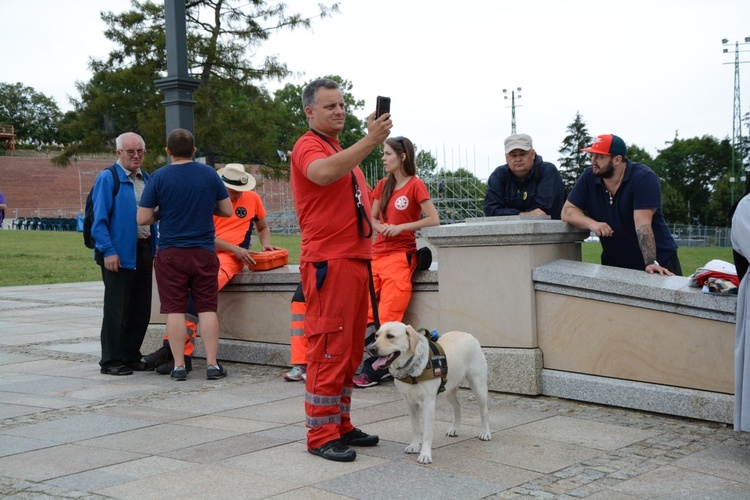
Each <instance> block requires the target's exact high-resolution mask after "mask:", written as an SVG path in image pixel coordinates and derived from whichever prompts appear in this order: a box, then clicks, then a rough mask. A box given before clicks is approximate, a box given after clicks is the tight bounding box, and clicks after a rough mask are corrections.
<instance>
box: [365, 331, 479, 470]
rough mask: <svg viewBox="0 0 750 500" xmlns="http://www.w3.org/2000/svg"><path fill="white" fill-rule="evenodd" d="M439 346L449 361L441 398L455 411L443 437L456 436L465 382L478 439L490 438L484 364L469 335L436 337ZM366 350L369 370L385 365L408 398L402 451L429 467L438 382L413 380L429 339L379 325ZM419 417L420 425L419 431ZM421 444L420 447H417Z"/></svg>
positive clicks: (425, 356) (424, 358)
mask: <svg viewBox="0 0 750 500" xmlns="http://www.w3.org/2000/svg"><path fill="white" fill-rule="evenodd" d="M438 343H439V344H440V345H441V346H442V347H443V350H444V351H445V357H446V358H447V361H448V381H447V383H446V385H445V395H446V398H448V402H450V404H451V406H452V407H453V424H452V425H451V426H450V428H449V429H448V432H446V435H447V436H457V435H458V432H459V430H460V427H461V406H460V405H459V403H458V398H457V397H456V392H457V390H458V386H459V384H460V383H461V382H462V381H463V380H464V379H466V381H467V382H468V383H469V385H470V386H471V390H472V391H473V392H474V396H475V397H476V400H477V403H479V411H480V415H481V419H482V431H481V432H480V433H479V439H481V440H482V441H489V440H490V439H491V437H492V436H491V434H490V423H489V416H488V411H487V360H486V359H484V353H482V349H481V347H480V345H479V341H478V340H477V339H476V338H474V336H473V335H471V334H468V333H464V332H448V333H444V334H443V335H441V336H440V339H439V340H438ZM368 352H369V353H370V354H371V355H372V356H377V357H378V359H377V360H376V361H375V363H374V364H373V368H376V369H377V368H381V367H385V366H387V367H388V370H389V371H390V373H391V375H393V378H394V379H395V384H396V388H397V389H398V390H399V392H400V393H401V395H402V396H403V397H404V399H405V400H406V403H407V406H408V408H409V416H410V417H411V427H412V438H411V443H410V444H409V446H407V447H406V450H404V451H405V452H406V453H419V458H418V459H417V461H418V462H419V463H420V464H429V463H432V435H433V430H432V427H433V424H434V423H435V399H436V397H437V395H438V389H439V387H440V382H441V380H440V378H439V377H438V378H431V379H429V380H420V381H419V382H418V383H416V384H414V383H412V381H413V380H414V379H413V378H412V377H419V376H420V375H421V374H422V372H423V371H424V369H425V366H426V365H427V362H428V358H429V357H430V356H431V354H430V347H429V343H428V341H427V337H425V336H424V335H421V334H419V333H417V332H416V331H415V330H414V328H412V327H411V326H409V325H405V324H403V323H399V322H397V321H391V322H388V323H385V324H383V325H382V326H381V327H380V329H379V330H378V331H377V333H376V334H375V342H374V343H373V344H371V345H370V347H369V348H368ZM420 410H421V415H420ZM420 416H421V419H422V426H421V429H420V425H419V424H420ZM420 443H421V448H420Z"/></svg>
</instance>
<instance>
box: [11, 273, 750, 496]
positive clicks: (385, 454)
mask: <svg viewBox="0 0 750 500" xmlns="http://www.w3.org/2000/svg"><path fill="white" fill-rule="evenodd" d="M101 295H102V287H101V284H99V283H78V284H68V285H45V286H34V287H4V288H0V403H2V404H0V496H2V497H3V498H83V499H94V498H97V499H98V498H137V499H147V498H158V499H169V498H198V497H207V496H211V497H213V498H278V499H292V498H295V499H296V498H325V499H338V498H363V499H381V498H382V499H385V498H388V499H391V498H408V499H419V498H425V499H428V498H429V499H441V498H460V499H479V498H503V499H512V498H566V499H569V498H592V499H614V500H618V499H646V498H648V499H651V498H716V499H732V498H744V499H747V498H750V435H749V434H748V433H735V432H734V431H733V430H732V429H731V427H728V426H725V425H722V424H716V423H711V422H704V421H697V420H690V419H683V418H675V417H669V416H664V415H658V414H652V413H645V412H638V411H632V410H625V409H620V408H612V407H604V406H598V405H593V404H587V403H578V402H575V401H568V400H562V399H556V398H548V397H522V396H516V395H508V394H498V393H491V394H490V402H489V404H490V423H491V428H492V432H493V435H492V441H490V442H480V441H479V440H478V439H477V434H478V425H479V417H478V412H477V408H476V405H475V404H474V402H473V401H472V397H471V393H470V392H469V391H462V393H461V394H460V396H461V401H462V406H463V407H464V424H463V427H462V432H461V435H460V436H459V437H456V438H448V437H446V436H445V435H444V431H445V430H446V429H447V427H448V425H449V422H450V418H451V411H450V406H449V405H448V403H447V402H446V401H445V399H444V398H442V397H441V398H439V400H438V401H439V403H438V410H437V422H436V425H435V445H434V450H433V459H434V462H433V463H432V464H431V465H427V466H424V465H419V464H417V462H416V456H415V455H406V454H404V453H403V449H404V447H405V445H406V443H408V441H409V440H410V432H411V431H410V428H409V419H408V416H407V414H406V410H405V406H404V404H403V402H402V401H401V398H400V396H399V395H398V393H397V391H396V389H395V388H394V387H393V383H392V382H389V383H385V384H383V385H381V386H377V387H372V388H369V389H363V390H357V391H355V395H354V400H353V405H352V406H353V408H352V414H353V418H354V421H355V422H356V424H357V425H358V426H359V427H360V428H362V429H363V430H365V431H366V432H369V433H375V434H378V435H380V437H381V443H380V445H379V446H377V447H375V448H359V449H358V450H357V451H358V457H357V460H356V461H355V462H353V463H347V464H340V463H333V462H328V461H326V460H322V459H320V458H317V457H314V456H312V455H310V454H308V453H307V452H306V448H305V444H304V443H305V441H304V439H305V427H304V409H303V408H304V407H303V401H304V386H303V385H302V384H301V383H290V382H285V381H283V379H282V377H281V376H282V374H283V373H284V372H285V371H286V369H285V368H282V367H269V366H258V365H247V364H239V363H227V365H226V366H227V368H228V370H229V376H228V377H227V378H226V379H223V380H219V381H208V380H205V375H204V373H205V363H204V362H203V361H202V360H196V362H195V371H193V372H192V373H191V374H190V377H189V379H188V380H187V381H186V382H174V381H172V380H170V379H169V378H168V377H166V376H159V375H157V374H155V373H136V374H134V375H132V376H126V377H112V376H108V375H101V374H100V373H99V370H98V365H97V360H98V353H99V343H98V330H99V323H100V321H101ZM159 340H160V339H158V338H149V339H148V343H150V345H151V346H153V345H158V343H159Z"/></svg>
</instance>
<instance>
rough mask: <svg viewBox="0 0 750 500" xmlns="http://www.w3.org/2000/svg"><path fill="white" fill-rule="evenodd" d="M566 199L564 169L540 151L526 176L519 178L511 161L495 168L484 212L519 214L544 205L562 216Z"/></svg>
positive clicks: (550, 213)
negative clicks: (540, 153)
mask: <svg viewBox="0 0 750 500" xmlns="http://www.w3.org/2000/svg"><path fill="white" fill-rule="evenodd" d="M564 203H565V186H564V185H563V181H562V177H561V176H560V172H558V171H557V167H555V166H554V165H553V164H552V163H548V162H545V161H544V160H543V159H542V157H541V155H538V154H537V155H536V158H534V166H533V167H531V170H530V171H529V173H528V174H527V175H526V177H524V178H523V179H518V178H516V176H515V175H513V172H510V171H509V169H508V164H507V163H506V164H505V165H502V166H500V167H497V168H496V169H495V171H494V172H492V175H490V178H489V180H488V181H487V193H486V194H485V196H484V215H486V216H487V217H491V216H495V215H518V214H519V213H521V212H529V211H531V210H534V209H535V208H541V209H542V210H544V212H545V213H546V214H547V215H549V216H550V217H552V218H553V219H557V220H560V212H561V211H562V207H563V204H564Z"/></svg>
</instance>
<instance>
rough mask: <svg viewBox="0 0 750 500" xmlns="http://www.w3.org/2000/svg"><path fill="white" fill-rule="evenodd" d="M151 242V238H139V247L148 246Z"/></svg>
mask: <svg viewBox="0 0 750 500" xmlns="http://www.w3.org/2000/svg"><path fill="white" fill-rule="evenodd" d="M150 241H151V237H150V236H149V237H148V238H138V244H139V245H148V243H149V242H150Z"/></svg>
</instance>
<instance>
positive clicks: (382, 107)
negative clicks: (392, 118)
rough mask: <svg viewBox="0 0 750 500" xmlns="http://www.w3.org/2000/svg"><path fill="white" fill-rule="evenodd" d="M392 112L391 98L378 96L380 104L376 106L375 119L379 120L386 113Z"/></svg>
mask: <svg viewBox="0 0 750 500" xmlns="http://www.w3.org/2000/svg"><path fill="white" fill-rule="evenodd" d="M390 112H391V98H390V97H383V96H380V95H379V96H378V102H377V105H376V106H375V119H376V120H377V119H378V118H380V117H381V116H382V115H383V114H385V113H390Z"/></svg>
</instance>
